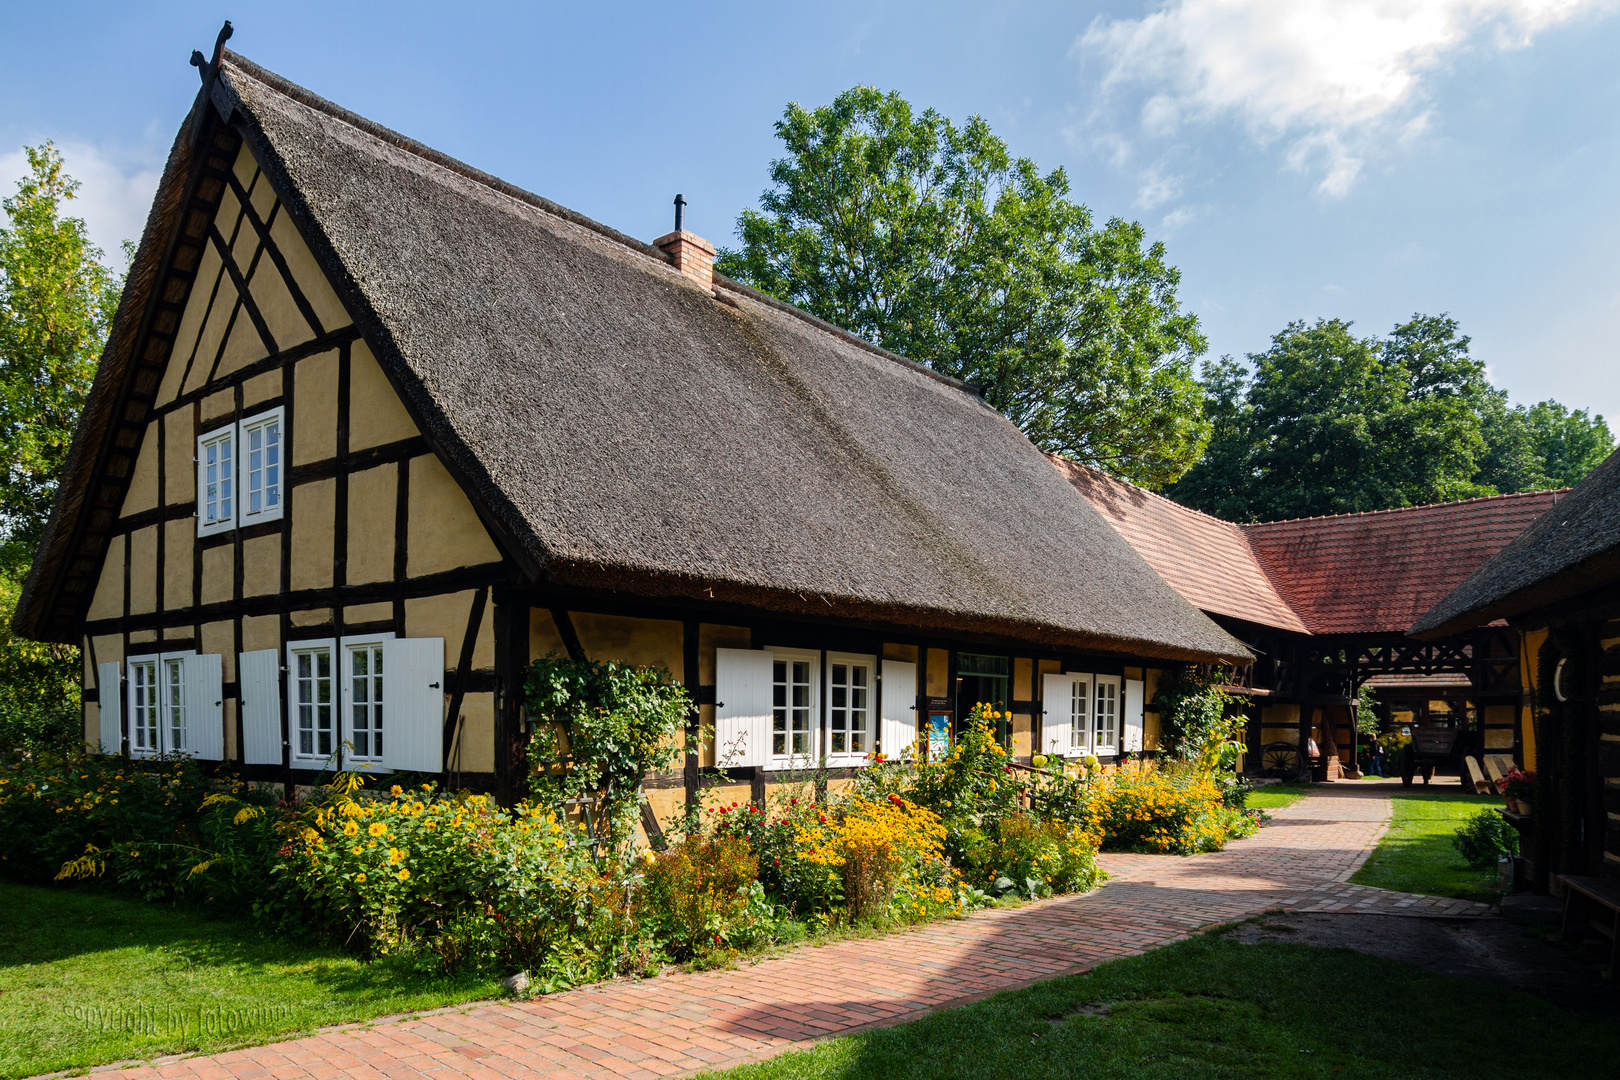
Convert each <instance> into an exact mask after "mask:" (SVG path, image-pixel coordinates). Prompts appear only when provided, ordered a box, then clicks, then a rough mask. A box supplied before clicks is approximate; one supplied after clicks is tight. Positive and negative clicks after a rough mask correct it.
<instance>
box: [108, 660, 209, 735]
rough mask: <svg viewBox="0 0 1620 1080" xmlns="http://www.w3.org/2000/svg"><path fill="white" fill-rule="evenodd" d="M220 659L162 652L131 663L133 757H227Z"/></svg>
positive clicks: (130, 724)
mask: <svg viewBox="0 0 1620 1080" xmlns="http://www.w3.org/2000/svg"><path fill="white" fill-rule="evenodd" d="M220 671H221V657H219V656H218V655H217V654H212V653H210V654H206V655H202V656H199V655H198V654H197V653H195V652H183V653H158V654H153V655H149V656H137V657H133V658H132V659H131V660H130V661H129V688H128V695H129V696H128V701H129V752H130V754H131V755H133V756H135V757H155V756H157V755H158V754H189V755H191V756H193V757H200V758H206V759H208V760H210V761H217V760H219V759H220V758H221V757H223V756H224V740H225V733H224V730H223V729H222V728H221V726H220V724H221V720H222V718H223V711H222V707H223V705H224V694H222V693H221V692H220V691H221V684H220Z"/></svg>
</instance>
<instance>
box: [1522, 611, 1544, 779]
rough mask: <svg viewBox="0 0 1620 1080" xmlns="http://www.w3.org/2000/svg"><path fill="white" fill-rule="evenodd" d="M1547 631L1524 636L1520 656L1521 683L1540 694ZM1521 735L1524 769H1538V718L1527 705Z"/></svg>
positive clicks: (1542, 630) (1524, 708) (1523, 710)
mask: <svg viewBox="0 0 1620 1080" xmlns="http://www.w3.org/2000/svg"><path fill="white" fill-rule="evenodd" d="M1546 641H1547V630H1546V628H1542V629H1540V630H1531V631H1528V632H1527V633H1526V634H1525V635H1524V645H1523V651H1522V652H1521V653H1520V654H1519V661H1520V666H1521V669H1522V672H1523V673H1522V674H1521V675H1520V681H1521V682H1522V683H1523V684H1524V685H1525V686H1527V687H1529V688H1530V689H1532V690H1534V691H1536V692H1537V693H1538V694H1539V692H1540V688H1539V687H1538V686H1537V685H1536V683H1537V681H1538V679H1539V678H1540V675H1541V647H1542V645H1544V644H1546ZM1519 725H1520V729H1519V735H1520V738H1521V739H1523V740H1524V767H1525V768H1526V769H1532V770H1533V769H1535V767H1536V718H1535V711H1534V709H1533V708H1532V707H1531V706H1530V705H1525V706H1524V707H1523V708H1522V709H1521V710H1520V713H1519Z"/></svg>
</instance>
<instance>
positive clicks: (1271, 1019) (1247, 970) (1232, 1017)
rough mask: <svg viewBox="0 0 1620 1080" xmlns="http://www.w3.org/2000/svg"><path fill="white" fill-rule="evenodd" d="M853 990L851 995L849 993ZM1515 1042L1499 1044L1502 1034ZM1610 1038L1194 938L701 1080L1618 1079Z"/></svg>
mask: <svg viewBox="0 0 1620 1080" xmlns="http://www.w3.org/2000/svg"><path fill="white" fill-rule="evenodd" d="M852 993H858V991H853V990H852ZM1504 1024H1506V1025H1508V1028H1511V1030H1512V1031H1515V1032H1521V1033H1524V1037H1506V1038H1505V1037H1503V1032H1504V1031H1505V1030H1508V1028H1505V1027H1504V1026H1503V1025H1504ZM1616 1060H1620V1027H1617V1026H1616V1025H1614V1024H1613V1023H1611V1022H1609V1021H1605V1020H1599V1019H1593V1018H1590V1017H1586V1016H1581V1015H1577V1014H1572V1013H1566V1012H1563V1011H1560V1010H1559V1009H1557V1008H1555V1007H1553V1006H1552V1005H1550V1004H1548V1003H1547V1002H1545V1001H1543V1000H1542V999H1540V998H1536V997H1533V996H1531V995H1529V994H1526V993H1524V992H1522V991H1518V990H1509V989H1505V988H1501V987H1497V986H1492V985H1489V984H1486V983H1481V982H1476V981H1473V980H1469V979H1452V978H1447V977H1445V976H1442V975H1435V974H1432V973H1430V972H1428V971H1425V970H1424V969H1422V968H1419V967H1417V966H1415V965H1411V964H1405V963H1401V962H1398V961H1392V960H1382V959H1379V958H1377V957H1372V956H1366V955H1363V954H1361V953H1354V952H1350V951H1348V950H1344V949H1320V948H1313V947H1310V946H1304V945H1286V944H1259V945H1241V944H1238V943H1237V942H1234V941H1231V940H1229V939H1225V938H1221V937H1217V936H1200V937H1195V938H1192V939H1191V940H1189V941H1184V942H1181V943H1178V944H1176V945H1171V946H1168V947H1166V948H1163V949H1158V950H1155V951H1153V952H1150V953H1148V954H1146V955H1144V956H1138V957H1131V958H1128V959H1124V960H1116V961H1114V962H1112V963H1109V964H1104V965H1101V966H1100V967H1098V968H1096V969H1095V970H1093V971H1091V972H1089V973H1087V974H1085V975H1080V976H1075V977H1071V978H1063V979H1055V980H1052V981H1051V982H1045V983H1041V984H1039V985H1037V986H1034V987H1031V988H1030V989H1027V990H1020V991H1015V992H1011V993H1004V994H998V995H996V996H995V997H992V998H989V999H987V1000H985V1001H982V1002H979V1003H977V1004H974V1005H968V1006H965V1007H963V1008H960V1009H951V1010H947V1011H943V1012H939V1013H935V1014H933V1015H931V1016H928V1017H925V1018H923V1019H921V1020H918V1021H915V1022H913V1023H909V1024H904V1025H901V1026H898V1027H891V1028H884V1029H880V1030H876V1031H869V1032H864V1033H861V1034H858V1035H850V1036H845V1037H843V1038H838V1039H832V1040H829V1041H827V1042H823V1043H820V1044H818V1045H817V1046H815V1047H814V1048H812V1049H809V1050H804V1051H798V1052H795V1053H790V1054H785V1055H782V1056H781V1057H777V1058H774V1059H772V1060H770V1061H766V1062H762V1063H759V1064H755V1065H746V1066H742V1067H739V1068H735V1069H730V1070H727V1071H725V1072H719V1073H710V1074H706V1075H707V1076H709V1077H711V1078H712V1080H720V1078H724V1080H865V1078H872V1080H877V1078H883V1080H891V1078H893V1080H907V1078H916V1080H925V1078H926V1080H956V1078H961V1080H1003V1078H1005V1080H1028V1078H1030V1077H1043V1078H1044V1077H1082V1076H1084V1077H1094V1076H1095V1077H1102V1076H1106V1077H1110V1078H1120V1080H1136V1078H1149V1077H1152V1078H1175V1080H1205V1078H1208V1080H1215V1078H1229V1077H1230V1078H1239V1077H1241V1078H1281V1077H1321V1078H1323V1080H1328V1078H1332V1080H1352V1078H1391V1080H1428V1078H1441V1077H1459V1078H1462V1077H1466V1078H1468V1080H1496V1078H1502V1080H1536V1078H1541V1077H1547V1078H1558V1080H1581V1078H1585V1077H1605V1078H1607V1077H1611V1076H1613V1068H1614V1066H1613V1062H1614V1061H1616Z"/></svg>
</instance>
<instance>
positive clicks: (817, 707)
mask: <svg viewBox="0 0 1620 1080" xmlns="http://www.w3.org/2000/svg"><path fill="white" fill-rule="evenodd" d="M197 60H198V61H200V63H199V67H200V70H201V71H202V74H203V80H204V82H203V88H202V90H201V92H200V93H199V95H198V97H197V100H196V102H195V104H194V106H193V108H192V110H191V113H190V115H189V116H188V117H187V119H186V120H185V123H184V125H183V126H182V128H181V131H180V133H179V136H178V138H177V140H176V142H175V144H174V148H173V151H172V154H171V156H170V159H169V162H168V165H167V167H166V169H165V172H164V174H163V177H162V181H161V184H160V187H159V191H158V194H157V199H156V203H155V205H154V207H153V209H152V213H151V216H150V219H149V221H148V224H147V227H146V231H145V234H144V236H143V239H142V242H141V245H140V248H139V252H138V254H137V256H136V258H135V261H134V264H133V266H132V269H131V272H130V274H129V279H128V285H127V288H126V291H125V295H124V298H123V302H122V305H121V307H120V309H119V312H118V315H117V318H116V321H115V324H114V326H113V328H112V333H111V340H110V342H109V344H108V347H107V350H106V353H105V356H104V358H103V360H102V363H101V367H100V370H99V373H98V375H97V378H96V381H95V385H94V389H93V391H92V393H91V395H90V399H89V403H88V406H87V408H86V411H85V414H84V417H83V420H82V423H81V425H80V428H79V431H78V434H77V437H76V439H75V442H74V445H73V448H72V452H71V455H70V458H69V461H68V464H67V468H66V474H65V477H64V480H63V482H62V485H61V491H60V494H59V496H58V499H57V502H56V505H55V508H54V511H53V514H52V517H51V520H50V523H49V526H48V528H47V531H46V534H45V538H44V542H43V544H42V547H41V550H40V553H39V556H38V559H37V561H36V564H35V566H34V569H33V572H32V574H31V576H30V578H29V579H28V582H27V584H26V588H25V591H24V594H23V596H22V600H21V603H20V604H19V608H18V614H17V616H16V622H15V625H16V627H17V629H18V631H19V632H21V633H23V634H25V635H27V636H30V637H34V638H38V639H41V640H48V641H57V642H64V643H72V644H75V645H77V646H79V647H81V648H82V649H83V653H84V701H85V709H84V720H85V732H86V738H87V740H88V741H89V742H90V743H92V744H93V745H96V746H99V747H100V748H101V749H102V750H103V751H105V752H120V751H123V752H128V753H130V754H132V755H136V756H141V755H152V754H162V753H170V752H179V753H186V754H192V755H195V756H197V757H200V758H204V759H219V760H226V761H232V762H237V763H239V764H240V766H241V767H242V768H243V769H244V770H245V771H246V772H247V774H248V775H249V776H252V777H258V778H261V779H268V780H280V781H284V782H287V783H302V782H308V781H310V780H311V779H313V778H314V777H316V776H317V775H319V773H320V771H321V770H323V769H328V768H331V767H333V766H335V765H342V766H345V767H364V768H367V769H372V770H375V771H378V772H387V771H398V772H414V773H425V774H442V775H445V776H446V777H447V779H449V780H450V781H451V782H455V783H462V784H469V785H474V786H483V787H488V788H493V789H494V790H496V791H497V792H498V793H500V794H501V795H502V797H512V796H514V795H515V794H516V793H517V792H518V791H519V790H520V789H521V787H522V767H523V766H522V757H521V747H522V745H523V742H524V740H525V728H524V724H525V716H524V710H523V702H522V679H523V672H524V669H525V667H526V665H528V664H529V663H530V662H531V660H532V659H533V658H535V657H537V656H541V655H544V654H546V653H548V652H558V653H568V654H571V655H574V656H577V657H589V658H593V659H618V660H624V661H632V662H635V663H644V664H656V665H661V666H663V667H665V668H667V669H669V671H670V672H671V673H672V674H673V676H674V677H675V678H676V679H678V680H682V681H684V683H685V684H686V685H687V686H688V687H689V688H690V689H691V691H692V692H693V694H694V695H695V697H696V699H697V701H698V702H699V703H700V704H699V706H698V714H697V715H696V716H694V717H693V724H694V727H698V726H699V725H701V728H700V729H702V730H712V731H713V732H714V736H713V738H712V739H710V740H709V742H708V743H707V744H706V746H705V748H704V749H703V751H702V754H701V755H699V756H695V757H692V758H689V760H688V765H687V769H686V771H685V773H684V774H683V775H682V776H679V777H671V778H665V779H664V781H662V782H663V783H664V784H665V786H666V788H667V789H668V791H667V792H666V795H665V796H663V798H664V800H665V802H666V803H668V802H671V801H673V800H675V799H678V798H679V795H680V790H681V789H682V788H683V787H686V786H688V785H690V784H691V783H693V782H695V781H694V777H695V775H696V773H697V770H699V769H703V768H707V769H729V770H730V771H729V773H728V774H727V778H728V780H729V782H732V783H737V784H744V785H749V786H750V788H751V789H757V787H758V785H759V784H762V783H764V782H767V781H768V779H769V777H770V774H771V773H772V771H773V770H776V769H778V768H782V767H786V766H788V765H789V764H791V763H793V762H795V761H797V762H799V763H801V764H802V763H803V762H805V761H817V762H823V761H824V762H825V764H826V765H827V767H829V768H833V769H838V768H853V767H858V766H859V765H860V764H861V763H862V762H863V761H864V760H865V757H866V755H868V754H869V753H871V752H872V751H874V750H877V749H879V748H880V747H881V748H882V749H884V750H889V751H891V752H894V751H897V750H898V749H899V748H900V747H901V746H902V745H905V744H912V743H914V742H915V741H916V740H918V739H919V737H922V738H923V739H924V741H925V742H926V740H927V739H928V738H930V737H932V738H933V739H934V740H935V741H936V744H937V743H938V742H939V741H942V740H948V739H949V738H950V737H951V733H952V730H953V728H954V726H955V725H957V724H959V723H960V722H961V719H962V717H963V716H964V714H965V713H966V712H967V711H968V710H969V709H970V708H971V707H972V705H973V704H974V703H975V702H977V701H988V702H994V703H997V704H1000V705H1001V706H1003V711H1005V712H1008V713H1011V714H1013V715H1012V718H1011V721H1010V723H1009V724H1007V725H1006V728H1005V730H1004V732H1003V735H1004V737H1005V738H1006V739H1007V740H1008V742H1009V744H1010V745H1011V746H1012V747H1013V748H1014V749H1015V751H1016V752H1017V753H1019V754H1023V755H1029V754H1030V753H1032V752H1033V750H1034V748H1037V747H1043V746H1044V744H1045V740H1046V736H1047V735H1049V734H1052V733H1053V732H1055V731H1056V730H1058V729H1061V731H1062V733H1063V734H1062V739H1063V742H1064V745H1065V746H1066V747H1067V746H1069V745H1071V744H1072V745H1076V746H1083V747H1085V748H1086V749H1087V750H1088V751H1089V752H1095V753H1097V754H1099V755H1103V756H1112V755H1116V754H1119V753H1122V752H1125V751H1127V750H1129V749H1132V748H1141V747H1142V745H1143V738H1144V731H1143V725H1144V717H1143V703H1144V701H1145V700H1146V698H1147V696H1149V695H1151V693H1152V687H1153V683H1154V680H1155V678H1156V671H1157V670H1159V669H1161V668H1165V667H1167V666H1170V665H1174V664H1178V663H1182V662H1189V661H1199V662H1246V661H1247V660H1248V659H1249V654H1248V652H1247V650H1246V649H1245V648H1244V646H1243V645H1242V644H1241V643H1240V642H1239V641H1237V640H1236V639H1234V638H1233V637H1232V636H1231V635H1230V634H1229V633H1227V632H1226V631H1224V630H1222V629H1221V628H1220V627H1218V626H1217V625H1215V624H1214V623H1213V622H1211V621H1210V620H1209V619H1208V618H1206V617H1205V616H1204V615H1203V614H1201V613H1200V612H1199V611H1198V610H1197V609H1196V608H1194V607H1193V606H1192V605H1191V604H1189V603H1188V602H1187V601H1186V600H1185V599H1183V598H1182V597H1181V596H1180V595H1178V594H1177V593H1176V592H1175V591H1174V590H1173V589H1171V588H1170V587H1169V586H1168V585H1166V584H1165V582H1164V581H1163V580H1162V579H1161V578H1160V577H1159V575H1158V574H1156V573H1155V572H1154V571H1153V570H1152V569H1151V568H1150V567H1149V566H1148V565H1147V563H1146V562H1144V561H1143V560H1142V558H1141V557H1140V556H1139V555H1137V553H1136V552H1135V551H1133V550H1132V549H1131V547H1130V546H1129V545H1128V544H1126V543H1125V542H1124V541H1123V540H1122V539H1121V538H1120V537H1119V535H1118V534H1117V533H1116V532H1115V531H1114V530H1113V529H1111V528H1110V527H1109V526H1108V525H1107V524H1106V523H1105V522H1104V521H1103V520H1102V518H1101V517H1100V516H1099V515H1098V513H1097V512H1096V511H1095V510H1094V509H1093V508H1092V506H1091V505H1090V504H1089V503H1087V502H1086V501H1085V500H1083V499H1080V498H1077V497H1076V496H1075V493H1074V491H1073V489H1072V488H1071V487H1070V486H1069V485H1068V484H1067V483H1065V482H1064V481H1063V479H1062V478H1061V477H1060V476H1058V475H1057V474H1056V473H1055V472H1054V471H1053V470H1052V468H1051V466H1050V464H1049V463H1048V462H1047V460H1046V458H1045V457H1044V456H1043V455H1042V454H1041V453H1040V452H1038V451H1037V450H1036V449H1035V447H1034V446H1032V445H1031V444H1030V443H1029V442H1028V441H1027V440H1026V439H1025V438H1024V437H1023V435H1022V434H1020V433H1019V431H1018V430H1017V429H1016V428H1015V427H1014V426H1013V425H1012V424H1011V423H1009V422H1008V421H1007V420H1006V419H1005V418H1004V417H1002V416H1001V415H999V414H998V413H996V412H995V411H994V410H992V409H991V408H989V407H988V406H986V405H985V403H984V402H983V401H982V400H981V399H980V397H979V396H978V395H977V394H976V392H975V391H974V390H973V388H971V387H968V386H964V385H963V384H961V383H958V382H955V381H953V380H951V379H948V378H944V377H941V376H940V375H938V374H936V373H934V372H932V371H930V370H929V369H928V368H926V367H924V366H921V365H918V364H915V363H912V362H910V361H908V360H906V359H903V358H901V357H898V356H895V355H893V354H890V353H887V352H884V351H883V350H881V349H878V348H875V347H874V346H872V345H871V344H870V343H868V342H866V341H864V340H861V339H859V338H856V337H854V336H852V335H850V334H847V333H845V332H843V331H841V330H839V329H837V328H834V327H832V326H829V325H827V324H825V323H822V322H820V321H818V320H816V319H814V318H812V317H810V316H809V315H807V314H805V313H804V312H802V311H799V310H796V309H794V308H792V307H790V306H788V305H785V304H783V303H781V302H779V301H777V300H774V299H772V298H770V297H768V296H765V295H762V294H760V293H757V292H755V291H753V290H751V289H748V288H746V287H743V286H741V285H739V284H736V283H734V282H731V281H729V280H727V279H725V278H724V277H722V276H720V275H717V274H715V273H714V272H713V268H712V257H713V248H712V247H711V246H709V245H708V244H707V243H706V242H704V241H703V240H702V239H700V238H698V237H696V236H694V235H693V234H691V233H689V232H685V231H677V232H674V233H671V234H670V235H669V236H666V237H664V238H662V239H661V240H659V241H657V242H656V243H655V244H652V245H649V244H644V243H641V242H638V241H636V240H634V239H631V238H629V237H626V236H623V235H621V234H619V233H617V232H614V231H613V230H611V229H609V228H606V227H604V226H602V225H599V224H597V223H595V222H593V221H590V220H588V219H586V218H583V217H581V216H580V215H578V214H575V213H573V212H571V211H569V210H567V209H565V208H563V207H560V206H557V205H555V204H553V203H551V202H549V201H547V200H545V199H543V198H540V197H538V196H535V195H533V194H530V193H528V192H526V191H523V190H521V189H519V188H517V187H514V186H513V185H511V184H508V183H505V182H503V181H501V180H499V179H496V178H495V177H492V176H489V175H486V174H484V173H481V172H479V171H478V170H476V169H473V168H471V167H469V166H467V165H465V164H462V163H461V162H458V161H455V160H453V159H451V158H448V157H446V156H445V155H443V154H440V153H438V152H436V151H434V150H431V149H429V148H428V147H425V146H422V145H420V144H418V143H416V142H413V141H412V140H410V139H407V138H405V137H404V136H401V135H399V134H396V133H394V132H392V131H389V130H387V129H385V128H382V127H380V126H378V125H376V124H374V123H372V122H370V121H368V120H366V119H364V118H362V117H359V116H356V115H354V114H352V113H350V112H347V111H345V110H344V109H342V108H340V107H338V106H336V105H333V104H332V103H330V102H327V101H325V100H323V99H321V98H319V97H317V96H315V95H314V94H312V93H310V92H309V91H307V90H304V89H302V88H300V87H297V86H294V85H292V84H290V83H288V82H287V81H285V80H284V79H281V78H280V77H278V76H276V75H274V74H272V73H270V72H268V71H265V70H263V69H262V68H259V67H257V66H256V65H254V64H252V63H250V62H249V61H247V60H245V59H243V58H241V57H239V56H237V55H235V54H234V53H231V52H229V51H226V50H224V49H223V47H222V46H221V48H219V49H218V50H216V55H215V57H214V58H213V60H212V61H205V60H203V58H201V57H198V58H197ZM1071 732H1072V733H1073V734H1072V736H1071ZM717 746H718V747H720V748H722V749H719V750H717Z"/></svg>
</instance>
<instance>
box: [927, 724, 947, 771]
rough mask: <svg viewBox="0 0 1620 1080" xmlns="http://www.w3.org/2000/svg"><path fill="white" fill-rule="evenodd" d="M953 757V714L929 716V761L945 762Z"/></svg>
mask: <svg viewBox="0 0 1620 1080" xmlns="http://www.w3.org/2000/svg"><path fill="white" fill-rule="evenodd" d="M950 756H951V714H950V713H938V712H937V713H929V714H928V760H929V761H944V760H945V759H946V758H948V757H950Z"/></svg>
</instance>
